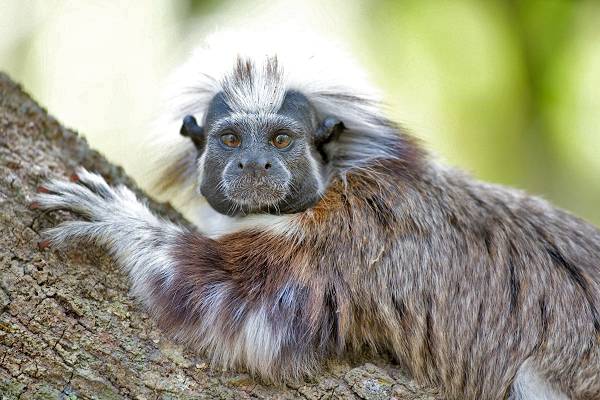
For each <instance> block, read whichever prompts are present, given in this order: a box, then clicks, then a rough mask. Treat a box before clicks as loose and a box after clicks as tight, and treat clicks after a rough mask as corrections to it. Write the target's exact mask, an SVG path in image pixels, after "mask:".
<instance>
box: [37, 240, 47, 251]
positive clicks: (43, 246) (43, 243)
mask: <svg viewBox="0 0 600 400" xmlns="http://www.w3.org/2000/svg"><path fill="white" fill-rule="evenodd" d="M48 247H50V241H49V240H42V241H39V242H38V249H40V250H44V249H47V248H48Z"/></svg>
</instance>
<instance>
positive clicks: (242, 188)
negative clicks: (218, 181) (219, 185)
mask: <svg viewBox="0 0 600 400" xmlns="http://www.w3.org/2000/svg"><path fill="white" fill-rule="evenodd" d="M223 189H224V194H225V196H226V197H227V198H228V199H229V200H230V201H232V202H234V203H236V204H237V205H239V206H240V208H243V209H246V210H247V211H249V212H253V211H258V210H263V209H264V210H267V208H269V207H274V208H275V210H271V211H276V208H277V206H278V204H279V203H280V202H281V201H282V200H283V199H284V198H285V196H286V195H287V193H288V185H287V183H285V182H277V181H275V180H273V179H269V178H265V177H260V178H254V179H244V178H240V179H235V180H232V181H229V182H226V183H224V184H223Z"/></svg>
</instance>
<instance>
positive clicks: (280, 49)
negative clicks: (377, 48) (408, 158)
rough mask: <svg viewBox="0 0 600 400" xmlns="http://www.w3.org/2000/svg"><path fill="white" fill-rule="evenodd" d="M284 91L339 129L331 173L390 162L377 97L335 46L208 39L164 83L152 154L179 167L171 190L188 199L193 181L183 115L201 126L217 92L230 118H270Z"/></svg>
mask: <svg viewBox="0 0 600 400" xmlns="http://www.w3.org/2000/svg"><path fill="white" fill-rule="evenodd" d="M288 90H296V91H299V92H301V93H302V94H303V95H304V96H306V97H307V98H308V100H309V101H310V102H311V104H312V105H313V106H314V107H315V109H316V110H317V112H318V114H319V116H320V117H323V118H324V117H327V116H334V117H336V118H338V119H339V120H341V121H342V122H343V123H344V125H345V127H346V130H345V131H344V134H343V135H342V136H341V137H340V139H339V140H338V141H337V143H336V144H335V146H336V149H335V150H336V153H337V154H340V157H337V158H336V159H333V160H332V165H333V166H334V167H335V168H337V169H338V170H340V171H344V170H348V169H350V168H353V167H358V166H361V165H364V163H365V162H368V161H371V160H373V159H377V158H381V157H393V156H394V155H393V152H392V148H391V146H390V140H397V135H398V132H397V129H396V127H395V126H394V124H392V123H391V122H390V121H389V120H387V119H386V118H385V116H384V115H383V113H382V112H381V110H380V105H379V94H378V93H377V91H376V90H374V89H373V87H372V86H371V85H370V84H369V81H368V79H367V77H366V75H365V73H364V71H363V70H362V69H361V68H359V67H358V66H357V64H356V62H355V61H354V60H353V59H352V58H351V57H349V56H348V54H347V53H346V52H344V51H343V50H342V49H341V48H340V47H339V46H336V45H333V44H331V43H326V42H325V41H324V40H323V38H321V37H310V35H307V34H306V33H302V34H290V33H286V34H273V33H270V34H259V33H241V32H226V33H224V32H220V33H215V34H213V35H211V36H209V37H208V39H207V40H206V43H205V44H204V45H203V46H201V47H200V48H198V49H197V50H196V51H195V52H194V53H193V55H192V57H191V58H190V59H189V60H188V62H186V63H185V64H184V65H182V66H181V67H180V68H179V69H177V70H176V71H175V73H174V75H173V77H172V79H171V81H170V85H169V92H168V93H167V99H166V104H167V105H166V109H165V110H163V112H162V113H161V120H160V121H159V130H158V134H159V135H160V136H159V138H158V144H159V145H158V147H157V148H159V149H160V153H161V166H162V167H165V166H166V168H169V167H171V168H172V167H173V163H175V162H178V165H177V166H176V170H177V171H178V172H177V173H178V174H179V176H178V178H177V179H176V182H175V185H174V186H175V187H171V189H173V188H176V189H177V192H178V193H181V191H182V190H183V191H185V190H187V191H188V192H190V193H191V189H192V188H193V187H195V186H196V184H197V180H198V178H197V175H198V166H197V165H196V153H195V151H196V150H195V149H194V147H193V145H192V143H191V142H190V140H189V139H187V138H183V137H181V136H180V135H179V134H178V132H179V129H180V127H181V121H182V119H183V117H184V116H185V115H188V114H192V115H194V116H195V117H196V119H197V120H198V121H203V118H204V113H205V112H206V109H207V106H208V104H209V103H210V101H211V100H212V98H213V97H214V95H215V94H217V93H219V92H223V93H224V94H225V99H226V101H227V103H228V105H229V106H230V107H231V108H232V109H233V110H234V111H235V112H241V113H263V112H264V113H268V112H275V111H277V110H278V108H279V107H280V106H281V104H282V102H283V99H284V97H285V93H286V92H287V91H288ZM394 138H396V139H394ZM392 147H393V146H392ZM176 160H177V161H176ZM172 186H173V185H172Z"/></svg>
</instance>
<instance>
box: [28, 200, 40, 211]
mask: <svg viewBox="0 0 600 400" xmlns="http://www.w3.org/2000/svg"><path fill="white" fill-rule="evenodd" d="M38 208H40V203H38V202H37V201H32V202H31V204H29V209H31V210H36V209H38Z"/></svg>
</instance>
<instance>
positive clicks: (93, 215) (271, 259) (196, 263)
mask: <svg viewBox="0 0 600 400" xmlns="http://www.w3.org/2000/svg"><path fill="white" fill-rule="evenodd" d="M77 177H78V180H77V182H64V181H60V180H52V181H50V182H48V183H47V184H46V185H44V187H43V190H42V193H40V194H38V196H37V198H36V202H37V205H38V206H39V207H40V208H42V209H46V210H51V209H65V210H69V211H73V212H75V213H78V214H80V215H82V216H84V217H85V218H86V219H87V220H86V221H70V222H64V223H62V224H61V225H59V226H57V227H55V228H51V229H49V230H47V231H46V232H45V237H46V238H47V244H49V245H51V246H56V247H60V246H63V245H66V244H68V243H70V242H72V241H82V240H83V241H93V242H96V243H98V244H100V245H102V246H104V247H106V248H107V249H108V250H109V251H110V252H111V254H112V255H113V256H114V257H115V259H116V260H117V261H118V263H119V264H120V265H121V266H122V267H123V268H124V270H125V271H127V272H128V274H129V276H130V279H131V281H132V292H133V293H134V294H135V295H136V297H138V298H139V299H140V300H141V301H142V302H143V303H144V304H145V305H146V306H147V308H148V309H149V311H150V312H151V313H152V314H154V316H155V317H156V318H157V319H158V321H159V323H160V325H161V326H162V327H163V328H164V329H166V330H167V331H169V332H170V333H172V334H174V335H175V336H176V337H177V338H179V339H183V340H185V341H187V342H190V343H192V344H193V345H194V346H196V347H197V348H200V349H202V350H205V351H207V352H208V353H209V354H210V355H211V356H212V357H213V359H214V361H216V362H218V363H221V364H223V365H225V366H234V365H244V366H246V367H247V368H248V369H249V370H250V371H252V372H255V373H258V374H260V375H262V376H263V377H266V378H269V379H280V378H286V379H289V378H295V377H299V376H301V375H304V374H306V373H308V372H310V370H311V369H312V368H314V367H315V366H316V365H317V363H318V360H319V359H321V356H322V355H324V354H325V353H327V352H328V351H330V350H331V346H332V342H333V335H334V332H335V331H336V329H335V327H336V323H337V322H336V318H337V317H336V313H335V311H336V310H333V304H335V301H334V300H333V301H332V299H331V293H329V292H328V286H327V282H326V281H325V280H324V279H318V277H316V276H310V277H307V276H306V274H305V275H304V276H301V275H300V274H299V272H298V270H299V268H297V266H298V264H299V263H306V255H305V254H302V253H301V250H300V248H299V247H297V246H295V245H294V244H293V243H291V242H290V241H288V240H286V239H285V237H282V236H278V235H276V234H274V233H269V232H267V231H245V232H240V233H236V234H232V235H228V236H225V237H222V238H220V239H218V240H213V239H209V238H207V237H205V236H203V235H201V234H199V233H197V232H194V231H191V230H188V229H186V228H183V227H180V226H177V225H175V224H173V223H170V222H168V221H164V220H161V219H159V218H158V217H156V216H155V215H153V214H152V213H151V212H150V211H149V210H148V209H147V207H146V206H145V205H144V204H142V203H141V202H140V201H138V200H137V199H136V197H135V195H134V194H133V193H132V192H131V191H130V190H129V189H127V188H126V187H124V186H120V187H117V188H112V187H110V186H109V185H108V184H107V183H106V182H105V181H104V179H103V178H102V177H100V176H99V175H96V174H92V173H89V172H87V171H85V170H83V169H80V170H79V171H78V173H77ZM295 266H296V267H295Z"/></svg>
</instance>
